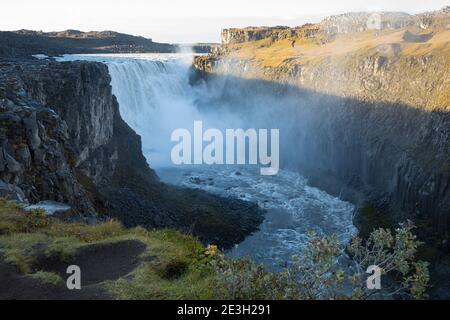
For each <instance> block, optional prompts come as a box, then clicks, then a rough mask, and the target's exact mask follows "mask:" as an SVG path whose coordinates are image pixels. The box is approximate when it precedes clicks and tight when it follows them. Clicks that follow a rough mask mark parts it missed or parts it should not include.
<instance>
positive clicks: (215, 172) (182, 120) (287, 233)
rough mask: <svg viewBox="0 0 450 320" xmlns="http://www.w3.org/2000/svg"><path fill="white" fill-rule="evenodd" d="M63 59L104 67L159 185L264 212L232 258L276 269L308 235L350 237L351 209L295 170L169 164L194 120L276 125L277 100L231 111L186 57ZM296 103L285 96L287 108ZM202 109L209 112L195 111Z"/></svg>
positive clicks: (245, 101) (217, 87) (247, 99)
mask: <svg viewBox="0 0 450 320" xmlns="http://www.w3.org/2000/svg"><path fill="white" fill-rule="evenodd" d="M63 59H64V60H76V59H78V60H79V59H83V60H93V61H100V62H104V63H106V65H107V66H108V69H109V72H110V75H111V78H112V83H111V84H112V88H113V93H114V95H116V97H117V100H118V102H119V105H120V112H121V115H122V117H123V118H124V120H125V121H126V122H127V123H128V124H129V125H130V126H131V127H132V128H133V129H134V130H135V131H136V132H137V133H138V134H139V135H141V137H142V142H143V149H144V150H143V152H144V155H145V156H146V157H147V159H148V161H149V163H150V165H151V166H152V167H154V168H155V167H156V168H157V169H158V170H157V173H158V174H159V175H160V177H161V178H162V179H163V181H166V182H169V183H174V184H178V185H183V186H187V187H190V188H200V189H204V190H207V191H209V192H212V193H215V194H219V195H224V196H233V197H237V198H241V199H243V200H247V201H253V202H257V203H258V204H259V206H261V207H263V208H265V209H267V215H266V220H265V221H264V222H263V224H262V225H261V227H260V231H258V232H256V233H255V234H253V235H251V236H249V237H248V238H247V239H246V240H244V241H243V242H242V243H241V244H239V245H238V246H236V247H235V248H234V249H233V250H231V251H230V252H229V254H230V255H231V256H242V255H248V256H251V257H252V258H253V259H254V260H256V261H258V262H263V263H265V264H266V265H267V266H269V267H272V268H274V269H276V268H277V267H278V266H280V265H282V264H284V262H286V261H289V260H290V257H291V256H292V255H294V254H298V253H299V252H300V250H301V248H302V246H304V244H305V242H306V233H307V232H308V231H316V232H317V233H319V234H332V233H334V234H337V235H338V236H339V238H340V240H341V241H342V242H343V243H346V242H348V241H349V239H350V238H351V237H352V236H353V235H354V234H355V232H356V229H355V227H354V226H353V224H352V212H353V205H352V204H350V203H348V202H344V201H341V200H340V199H338V198H336V197H333V196H330V195H328V194H327V193H325V192H323V191H321V190H319V189H317V188H312V187H310V186H308V185H307V181H306V179H304V178H303V177H302V176H301V175H299V174H298V173H295V172H291V171H287V170H281V171H280V172H279V174H278V175H276V176H261V175H259V171H258V170H256V168H254V167H251V166H244V167H238V166H223V165H216V166H184V167H178V168H175V167H173V166H172V167H168V166H169V165H170V164H171V163H170V150H171V148H172V146H173V143H172V142H171V141H170V135H171V133H172V131H173V130H174V129H176V128H186V129H191V130H192V126H193V121H194V120H202V121H203V123H204V124H205V127H214V128H219V129H223V128H245V127H258V124H259V125H261V124H267V123H270V122H271V121H275V119H276V116H277V113H279V112H278V111H274V110H273V108H272V106H273V104H276V103H280V102H279V100H280V99H279V97H270V96H262V97H261V96H257V95H253V96H251V95H247V94H246V95H245V96H242V97H237V100H239V99H240V102H239V103H240V105H239V106H238V108H229V107H230V106H229V102H228V101H222V100H223V98H222V87H221V85H223V83H220V82H218V83H216V84H214V86H213V87H211V86H199V87H195V88H193V87H191V86H190V85H189V75H188V71H189V64H190V60H189V56H186V55H184V56H177V55H126V56H124V55H103V56H98V55H85V56H80V55H69V56H65V57H64V58H63ZM235 98H236V97H235ZM221 99H222V100H221ZM267 100H270V103H267ZM293 100H295V99H285V100H284V101H283V103H284V106H285V107H287V106H289V104H291V105H292V103H293ZM294 102H295V101H294ZM205 104H206V105H207V109H208V110H206V111H205V110H204V109H202V108H201V107H200V105H201V106H204V105H205ZM252 104H261V106H263V105H264V108H262V107H261V108H258V109H257V110H258V111H261V112H259V114H254V113H250V117H249V115H248V114H247V115H246V116H244V115H243V113H244V112H243V111H242V110H248V108H247V107H248V106H249V105H252ZM291 107H293V108H295V105H292V106H291ZM231 110H234V111H231ZM239 110H240V111H239ZM277 117H278V119H276V120H277V121H278V125H280V123H283V124H286V123H287V122H289V123H290V124H289V125H290V126H292V125H298V124H297V123H296V122H295V121H293V119H292V117H289V116H287V117H280V116H277ZM244 119H246V120H244ZM249 119H250V120H249ZM249 121H253V122H250V124H251V125H252V126H248V124H249ZM246 125H247V126H246Z"/></svg>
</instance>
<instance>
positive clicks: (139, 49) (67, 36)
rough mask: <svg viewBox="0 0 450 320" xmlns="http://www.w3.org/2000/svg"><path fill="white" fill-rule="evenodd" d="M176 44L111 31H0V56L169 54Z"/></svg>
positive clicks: (174, 50) (174, 49) (175, 47)
mask: <svg viewBox="0 0 450 320" xmlns="http://www.w3.org/2000/svg"><path fill="white" fill-rule="evenodd" d="M176 51H177V46H176V45H172V44H168V43H158V42H153V41H152V39H147V38H144V37H140V36H132V35H128V34H123V33H118V32H114V31H89V32H82V31H79V30H64V31H57V32H42V31H32V30H18V31H3V32H0V57H23V56H29V55H31V54H38V53H42V54H47V55H60V54H65V53H71V54H74V53H150V52H155V53H171V52H176Z"/></svg>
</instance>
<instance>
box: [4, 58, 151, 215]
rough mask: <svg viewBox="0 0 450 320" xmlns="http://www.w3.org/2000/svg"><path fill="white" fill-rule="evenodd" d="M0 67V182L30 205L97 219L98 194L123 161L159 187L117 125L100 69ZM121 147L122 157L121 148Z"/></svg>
mask: <svg viewBox="0 0 450 320" xmlns="http://www.w3.org/2000/svg"><path fill="white" fill-rule="evenodd" d="M0 67H1V70H2V76H1V79H0V84H1V86H0V89H1V91H0V96H1V99H0V101H1V113H0V121H1V124H2V132H1V134H2V136H1V138H2V140H1V141H2V147H1V150H2V160H1V166H0V179H2V180H4V182H6V183H10V184H14V185H16V186H18V187H19V188H21V189H22V190H23V192H24V193H25V196H26V197H27V198H28V200H29V201H31V202H37V201H41V200H55V201H59V202H64V203H68V204H70V205H71V206H72V207H73V208H74V209H75V210H76V212H77V213H78V214H80V215H83V216H92V215H95V214H96V212H98V211H100V210H101V209H102V208H101V207H102V206H104V203H102V206H99V205H100V203H99V201H100V199H98V198H96V197H99V194H98V193H97V192H98V190H99V189H101V187H102V186H103V185H108V184H110V183H111V181H112V180H113V174H114V172H115V171H116V170H117V166H118V163H119V158H121V157H124V156H125V157H130V158H131V159H133V160H130V162H133V165H134V169H135V170H140V171H142V174H143V175H146V176H147V177H148V179H149V180H150V181H152V182H153V179H154V181H155V182H157V181H158V179H157V177H156V175H155V174H154V173H153V171H151V170H150V168H149V167H148V165H147V163H146V161H145V159H144V157H143V156H142V154H141V150H140V137H139V136H137V135H136V134H135V133H134V132H133V131H132V130H131V129H130V128H129V127H128V126H126V124H125V123H123V120H122V119H121V118H120V115H119V109H118V104H117V102H116V100H115V97H114V96H113V95H112V94H111V87H110V85H109V82H110V78H109V75H108V71H107V68H106V66H104V65H102V64H96V63H84V62H75V63H55V62H49V61H36V60H20V61H3V62H2V63H1V66H0ZM119 126H121V127H122V128H121V131H120V137H118V130H117V127H119ZM123 139H125V140H128V145H129V147H128V148H127V149H126V150H125V149H120V148H119V144H120V141H122V140H123ZM124 152H127V154H126V155H124V154H123V153H124ZM93 186H95V187H93ZM90 187H93V188H90ZM99 209H100V210H99Z"/></svg>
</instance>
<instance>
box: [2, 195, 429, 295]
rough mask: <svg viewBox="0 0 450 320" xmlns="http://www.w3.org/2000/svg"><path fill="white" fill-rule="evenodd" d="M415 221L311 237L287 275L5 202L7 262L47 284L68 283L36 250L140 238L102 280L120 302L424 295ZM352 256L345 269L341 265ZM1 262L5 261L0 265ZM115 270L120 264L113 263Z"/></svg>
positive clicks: (69, 250)
mask: <svg viewBox="0 0 450 320" xmlns="http://www.w3.org/2000/svg"><path fill="white" fill-rule="evenodd" d="M412 229H413V226H412V225H411V224H409V223H408V224H405V225H402V226H401V227H400V228H398V229H396V230H395V232H391V231H388V230H385V229H379V230H376V231H374V232H372V234H371V235H370V237H369V238H368V239H367V240H366V241H363V240H361V239H359V238H355V239H354V240H353V241H352V242H351V244H350V245H349V246H348V248H347V249H344V248H342V247H341V245H340V243H339V241H338V240H337V238H336V237H334V236H329V237H319V236H318V235H315V234H310V235H309V243H308V245H307V246H306V248H305V251H304V252H302V253H299V256H298V257H295V258H294V262H293V263H292V265H291V266H289V267H288V268H287V269H286V270H284V271H282V272H278V273H273V272H268V271H266V270H265V269H264V268H263V267H262V266H258V265H255V264H254V263H253V262H252V261H250V260H248V259H236V260H234V259H229V258H226V257H224V255H223V254H222V253H221V252H220V251H218V249H217V247H216V246H214V245H210V246H208V247H207V248H204V247H203V246H202V245H201V243H200V242H199V241H197V240H196V239H194V238H193V237H191V236H188V235H183V234H180V233H179V232H176V231H173V230H145V229H143V228H141V227H137V228H132V229H126V228H124V227H123V226H122V225H121V224H120V223H118V222H116V221H108V222H104V223H99V224H95V225H87V224H81V223H73V224H69V223H64V222H62V221H59V220H57V219H55V218H52V217H46V216H45V215H44V213H43V212H42V211H39V210H36V211H33V212H30V213H27V212H25V211H24V210H23V209H22V207H21V206H20V205H18V204H16V203H13V202H9V201H6V200H4V199H0V257H1V256H3V259H4V260H6V261H7V262H8V263H10V264H13V265H16V266H17V268H18V270H20V273H22V274H25V275H26V276H27V277H30V278H33V279H35V280H39V281H40V282H41V283H42V285H46V286H58V285H59V286H62V285H64V281H63V279H62V276H61V275H58V274H56V273H53V272H48V271H45V270H38V269H36V268H37V267H36V259H37V252H38V251H40V252H42V251H43V252H44V254H45V255H47V256H48V257H58V258H59V259H60V260H61V261H64V260H68V259H69V258H70V256H71V255H73V254H74V253H75V252H76V251H77V250H78V249H80V248H81V247H83V246H89V245H91V244H95V243H113V242H117V241H123V240H138V241H141V242H142V243H144V244H145V245H146V250H145V251H144V252H143V253H142V255H141V257H140V263H139V265H138V266H137V268H136V269H135V270H134V271H133V272H132V273H131V274H129V275H127V276H125V277H122V278H119V279H116V280H108V281H105V282H104V283H102V284H101V285H102V287H103V288H105V289H106V290H107V291H108V292H110V293H111V295H112V296H113V297H115V298H117V299H369V298H373V297H375V298H385V297H387V298H424V297H425V291H426V288H427V282H428V270H427V264H426V263H425V262H421V261H415V259H414V255H415V253H416V250H417V247H418V245H419V242H418V241H417V240H416V238H415V236H414V235H413V233H412ZM343 256H348V257H351V258H347V264H348V265H349V267H348V268H345V270H344V269H343V268H341V267H339V266H340V265H341V264H340V263H339V264H336V262H337V261H338V259H342V257H343ZM0 262H1V261H0ZM373 264H375V265H378V266H379V267H380V268H381V269H382V271H383V284H384V283H386V284H389V286H388V285H383V288H382V290H368V289H367V288H366V279H367V276H368V275H367V274H366V268H367V266H369V265H373ZM111 267H112V268H114V266H111Z"/></svg>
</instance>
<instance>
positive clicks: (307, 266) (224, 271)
mask: <svg viewBox="0 0 450 320" xmlns="http://www.w3.org/2000/svg"><path fill="white" fill-rule="evenodd" d="M412 229H413V225H412V224H411V223H410V222H408V223H405V224H403V225H401V226H400V228H398V229H396V230H395V234H392V232H391V231H389V230H385V229H379V230H375V231H374V232H372V233H371V235H370V237H369V239H368V240H367V241H366V242H363V241H362V240H361V239H360V238H358V237H356V238H354V239H353V240H352V242H351V243H350V244H349V246H348V248H347V249H348V252H349V253H350V254H351V261H352V267H351V268H346V269H345V270H344V269H342V268H340V267H339V265H338V264H337V263H336V262H337V260H338V258H339V256H341V255H345V248H343V247H342V246H341V245H340V243H339V241H338V239H337V238H336V237H335V236H328V237H319V236H317V235H316V234H314V233H311V234H309V235H308V239H309V240H308V244H307V246H306V248H305V250H304V252H303V254H302V255H299V256H295V257H294V258H293V263H292V265H291V266H290V267H288V268H286V269H285V270H284V271H283V272H280V273H271V272H267V271H265V269H264V268H263V267H262V266H256V265H255V264H254V263H253V262H251V261H250V260H249V259H239V260H230V259H227V258H225V257H223V255H217V256H215V258H214V260H213V262H212V264H213V266H214V268H215V270H216V271H217V273H218V274H219V283H220V284H219V286H218V287H219V290H220V295H221V296H223V297H224V298H226V299H371V298H377V299H381V298H415V299H421V298H424V297H425V291H426V288H427V285H428V280H429V275H428V264H427V263H426V262H423V261H415V260H414V256H415V253H416V250H417V247H418V246H419V245H420V242H419V241H417V240H416V237H415V236H414V235H413V234H412ZM370 265H376V266H378V267H379V268H380V269H381V271H382V275H384V277H386V276H388V277H389V278H390V281H385V282H386V283H387V284H389V285H383V286H382V287H381V289H380V290H369V289H368V288H367V285H366V280H367V276H368V274H367V273H366V268H367V267H368V266H370ZM386 280H389V279H386Z"/></svg>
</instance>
